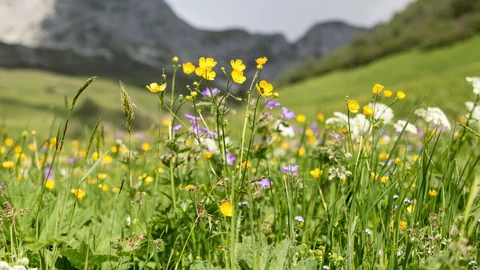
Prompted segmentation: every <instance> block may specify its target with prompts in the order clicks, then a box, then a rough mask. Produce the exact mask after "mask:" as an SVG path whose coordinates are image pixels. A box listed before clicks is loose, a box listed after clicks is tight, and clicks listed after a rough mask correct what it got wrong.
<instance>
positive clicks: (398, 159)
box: [394, 157, 402, 165]
mask: <svg viewBox="0 0 480 270" xmlns="http://www.w3.org/2000/svg"><path fill="white" fill-rule="evenodd" d="M394 162H395V164H396V165H398V164H400V162H402V160H401V159H400V158H398V157H397V158H396V159H395V160H394Z"/></svg>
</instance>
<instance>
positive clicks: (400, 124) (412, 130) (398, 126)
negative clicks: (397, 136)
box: [393, 120, 417, 134]
mask: <svg viewBox="0 0 480 270" xmlns="http://www.w3.org/2000/svg"><path fill="white" fill-rule="evenodd" d="M405 125H406V127H405ZM393 127H394V128H395V130H396V131H397V132H402V130H403V128H404V127H405V130H406V131H408V132H410V133H413V134H417V128H416V127H415V126H414V125H412V124H410V123H408V124H407V121H405V120H398V121H397V123H396V124H394V125H393Z"/></svg>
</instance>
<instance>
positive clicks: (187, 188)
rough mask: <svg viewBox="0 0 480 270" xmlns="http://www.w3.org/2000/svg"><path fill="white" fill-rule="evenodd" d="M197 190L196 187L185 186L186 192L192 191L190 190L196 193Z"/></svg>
mask: <svg viewBox="0 0 480 270" xmlns="http://www.w3.org/2000/svg"><path fill="white" fill-rule="evenodd" d="M195 188H196V187H195V186H194V185H186V186H185V190H186V191H190V190H193V191H195Z"/></svg>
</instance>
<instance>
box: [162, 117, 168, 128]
mask: <svg viewBox="0 0 480 270" xmlns="http://www.w3.org/2000/svg"><path fill="white" fill-rule="evenodd" d="M162 124H163V125H164V126H166V127H168V126H170V120H168V119H165V120H163V121H162Z"/></svg>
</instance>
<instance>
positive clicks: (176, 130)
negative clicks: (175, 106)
mask: <svg viewBox="0 0 480 270" xmlns="http://www.w3.org/2000/svg"><path fill="white" fill-rule="evenodd" d="M181 128H182V125H180V124H178V125H176V126H174V127H173V132H175V133H177V132H178V131H179V130H180V129H181Z"/></svg>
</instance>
